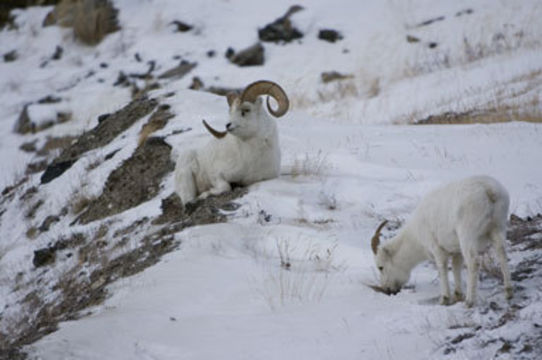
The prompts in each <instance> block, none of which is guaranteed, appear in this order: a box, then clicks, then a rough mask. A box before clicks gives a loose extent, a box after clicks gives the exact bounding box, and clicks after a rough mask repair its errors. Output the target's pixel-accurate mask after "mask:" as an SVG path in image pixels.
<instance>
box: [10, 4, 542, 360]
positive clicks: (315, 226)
mask: <svg viewBox="0 0 542 360" xmlns="http://www.w3.org/2000/svg"><path fill="white" fill-rule="evenodd" d="M66 3H69V2H66ZM74 3H77V2H74ZM81 4H84V6H90V5H88V4H101V5H100V6H102V5H104V4H108V2H107V1H94V0H93V1H83V2H81ZM296 4H299V5H301V7H302V9H299V8H298V9H297V10H298V11H292V13H291V14H290V15H288V16H285V14H287V11H288V9H290V7H291V6H292V5H294V3H291V2H287V1H283V0H279V1H274V2H266V3H264V2H254V1H248V0H242V1H216V0H215V1H213V0H201V1H185V2H182V5H181V3H180V2H177V1H174V0H138V1H133V0H131V1H130V0H115V1H113V2H112V5H113V8H108V10H103V11H105V12H104V13H102V14H101V15H99V16H98V15H96V14H97V13H94V12H93V11H95V10H96V9H94V8H91V9H90V10H89V8H85V7H84V6H83V7H82V8H81V9H77V8H75V9H76V10H73V8H69V7H68V8H62V7H61V6H60V5H59V6H58V7H56V8H55V7H54V6H53V5H47V6H31V7H26V8H18V9H15V10H12V11H11V13H10V14H11V20H10V22H8V24H6V25H5V27H4V28H3V29H2V30H1V31H0V55H1V56H2V57H0V74H1V76H0V90H1V91H0V101H1V103H2V104H3V106H2V107H0V122H2V126H1V127H0V157H1V161H2V171H1V173H0V191H2V195H1V199H0V359H24V358H27V359H214V358H226V359H229V358H236V359H278V358H285V357H298V358H301V359H305V358H306V359H360V358H362V359H365V358H366V359H376V358H384V359H400V358H409V359H464V358H475V357H478V358H481V359H486V358H488V359H489V358H495V359H538V358H540V356H542V341H541V339H542V305H541V303H540V293H541V290H542V289H541V285H540V284H541V280H542V271H541V270H540V268H541V266H540V265H542V246H541V242H540V241H541V240H542V237H541V235H540V234H541V231H542V216H541V215H540V214H541V213H542V169H541V168H540V163H541V160H542V155H541V154H542V127H541V125H540V124H541V122H542V103H541V102H540V97H541V94H542V65H541V64H542V51H541V50H542V44H541V43H540V39H541V38H542V25H541V23H540V21H539V19H540V17H541V16H542V5H541V4H540V2H538V1H534V0H532V1H522V2H519V3H518V2H514V1H502V2H498V3H495V2H493V1H489V0H479V1H475V2H472V1H455V2H449V1H436V2H435V1H431V2H428V1H423V0H410V1H402V2H400V1H388V2H382V1H377V0H365V1H353V0H352V1H349V0H343V1H337V2H334V3H333V5H330V3H329V2H327V1H299V2H297V3H296ZM61 5H62V4H61ZM66 9H67V10H66ZM80 10H81V11H82V12H81V13H78V12H77V11H80ZM91 10H92V11H91ZM70 11H73V12H70ZM96 11H98V10H96ZM99 11H102V10H99ZM62 14H64V15H62ZM65 14H71V15H68V17H70V21H67V20H66V17H64V18H63V17H62V16H66V15H65ZM77 14H80V15H77ZM104 14H105V15H104ZM71 16H73V19H72V18H71ZM77 16H81V17H79V18H78V17H77ZM92 16H96V17H95V18H93V17H92ZM283 16H285V17H283ZM281 17H283V18H282V20H283V22H282V23H281V24H282V25H281V26H282V28H280V29H282V31H284V32H283V33H280V34H279V35H277V34H276V33H274V32H272V31H268V32H267V33H265V32H264V33H262V31H263V30H265V29H269V28H266V25H268V24H273V22H274V21H275V20H277V19H279V20H280V18H281ZM89 19H90V20H89ZM96 19H100V20H103V21H104V23H103V26H102V25H100V26H102V27H100V29H103V31H104V33H103V34H101V35H100V36H97V35H96V34H95V33H91V34H90V37H89V34H88V33H87V32H85V31H87V30H88V27H86V26H87V25H88V24H87V23H85V21H90V23H91V24H94V23H98V22H97V20H96ZM284 19H286V20H284ZM2 21H3V20H2ZM284 21H286V25H284V24H285V23H284ZM100 24H101V23H100ZM284 26H285V27H284ZM273 36H282V38H281V39H280V40H275V38H273ZM266 40H271V41H266ZM245 49H249V52H248V53H247V52H245V51H243V50H245ZM258 79H269V80H273V81H275V82H277V83H279V84H280V85H281V86H282V87H283V88H284V89H285V91H286V93H287V94H288V96H289V98H290V102H291V109H290V111H289V112H288V114H287V115H286V116H285V117H283V118H280V119H278V125H279V132H280V141H281V151H282V170H281V176H280V177H279V178H277V179H273V180H269V181H264V182H260V183H257V184H254V185H251V186H249V187H247V188H243V187H238V188H235V189H234V190H233V191H232V192H230V193H227V194H224V195H221V196H217V197H211V198H209V199H207V200H202V201H199V202H197V203H196V204H195V205H194V206H192V207H190V208H188V209H184V210H183V209H182V207H181V206H180V201H179V198H178V197H177V196H176V195H175V194H174V186H173V180H174V179H173V169H174V167H175V161H176V159H177V158H178V156H179V154H180V153H181V152H183V151H186V150H187V149H189V148H194V147H197V146H200V145H202V144H204V143H206V142H207V141H209V138H210V135H209V134H208V133H207V132H206V131H205V129H204V128H203V126H202V125H201V120H202V119H206V120H207V121H208V122H209V123H211V124H213V126H215V127H216V128H223V126H224V125H225V124H226V123H227V122H228V120H227V119H228V107H227V102H226V99H225V97H224V96H223V95H224V94H225V93H226V92H227V91H229V90H237V89H243V88H244V87H245V86H246V85H247V84H249V83H251V82H253V81H255V80H258ZM474 174H488V175H491V176H494V177H496V178H497V179H499V181H501V182H502V183H503V184H504V185H505V186H506V188H507V189H508V190H509V192H510V196H511V206H510V221H509V229H508V243H507V249H508V257H509V263H510V267H511V271H512V279H513V283H514V291H515V296H514V298H513V300H511V301H510V302H506V301H505V299H504V293H503V287H502V281H501V279H500V275H499V272H498V270H497V269H498V267H497V266H496V265H495V262H494V261H493V255H492V254H491V253H490V254H487V255H485V256H484V258H483V271H482V274H481V276H480V284H479V302H478V305H477V306H476V307H474V308H472V309H467V308H466V307H465V306H464V304H463V303H457V304H454V305H451V306H440V305H438V293H439V285H438V276H437V271H436V269H435V267H434V265H433V264H431V263H429V262H427V263H424V264H423V265H420V266H418V267H417V268H416V269H415V271H414V272H413V273H412V276H411V278H410V281H409V283H408V286H407V287H406V288H405V289H404V290H403V291H401V292H400V293H399V294H397V295H395V296H387V295H384V294H381V293H377V292H374V291H373V290H372V289H371V288H370V287H369V286H368V285H370V284H375V283H376V282H377V280H378V277H377V271H376V269H375V266H374V260H373V254H372V252H371V249H370V244H369V240H370V238H371V236H372V234H373V233H374V229H375V228H376V227H377V225H378V224H379V223H380V222H381V220H382V219H389V220H390V225H389V226H388V228H386V229H385V231H384V235H385V237H386V238H389V237H391V236H392V235H393V234H394V233H396V231H397V230H398V228H399V227H400V226H401V225H402V224H403V223H404V222H405V221H406V220H407V219H408V218H409V216H410V214H411V212H412V210H413V209H414V208H415V206H416V205H417V204H418V202H419V201H420V199H421V198H422V197H423V196H424V195H425V194H427V193H428V192H429V191H430V190H431V189H433V188H434V187H436V186H438V185H440V184H443V183H446V182H448V181H452V180H454V179H458V178H461V177H464V176H468V175H474Z"/></svg>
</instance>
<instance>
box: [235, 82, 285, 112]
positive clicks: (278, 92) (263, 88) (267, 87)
mask: <svg viewBox="0 0 542 360" xmlns="http://www.w3.org/2000/svg"><path fill="white" fill-rule="evenodd" d="M260 95H269V96H271V97H273V98H274V99H275V100H276V101H277V103H278V108H277V110H273V109H272V108H271V105H270V104H269V98H267V110H269V112H270V113H271V114H272V115H273V116H275V117H281V116H282V115H284V114H286V112H287V111H288V108H289V107H290V101H289V100H288V96H286V93H285V92H284V90H282V88H281V87H280V86H279V85H278V84H276V83H274V82H272V81H267V80H260V81H256V82H253V83H252V84H250V85H248V86H247V87H246V88H245V90H244V91H243V93H242V94H241V101H240V102H241V103H243V102H244V101H248V102H251V103H253V102H254V101H256V99H257V98H258V96H260Z"/></svg>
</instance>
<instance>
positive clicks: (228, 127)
mask: <svg viewBox="0 0 542 360" xmlns="http://www.w3.org/2000/svg"><path fill="white" fill-rule="evenodd" d="M232 128H233V126H232V124H231V122H230V123H227V124H226V130H228V131H230V130H231V129H232Z"/></svg>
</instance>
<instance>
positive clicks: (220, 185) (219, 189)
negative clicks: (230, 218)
mask: <svg viewBox="0 0 542 360" xmlns="http://www.w3.org/2000/svg"><path fill="white" fill-rule="evenodd" d="M230 190H231V186H230V184H229V183H228V182H227V181H226V180H224V179H223V178H216V179H214V180H213V182H212V183H211V188H210V189H209V190H207V191H205V192H202V193H201V195H200V196H199V198H200V199H206V198H207V197H209V195H220V194H223V193H225V192H228V191H230Z"/></svg>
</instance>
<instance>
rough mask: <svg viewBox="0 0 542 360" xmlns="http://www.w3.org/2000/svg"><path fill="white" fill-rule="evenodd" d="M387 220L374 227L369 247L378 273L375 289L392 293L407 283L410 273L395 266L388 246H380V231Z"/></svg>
mask: <svg viewBox="0 0 542 360" xmlns="http://www.w3.org/2000/svg"><path fill="white" fill-rule="evenodd" d="M387 222H388V221H387V220H385V221H384V222H382V223H381V224H380V226H378V228H377V229H376V232H375V234H374V235H373V238H372V239H371V248H372V249H373V253H374V255H375V263H376V267H377V268H378V271H379V273H380V288H379V289H375V290H378V291H381V292H384V293H386V294H388V295H392V294H397V293H398V292H399V291H400V290H401V288H402V287H403V285H405V284H406V283H407V281H408V278H409V277H410V273H409V272H408V271H404V270H403V269H401V268H400V267H398V266H397V263H396V262H395V261H394V254H393V251H392V249H391V248H390V247H389V246H386V245H382V246H380V232H381V231H382V228H383V227H384V226H385V225H386V224H387ZM392 241H393V240H392Z"/></svg>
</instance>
